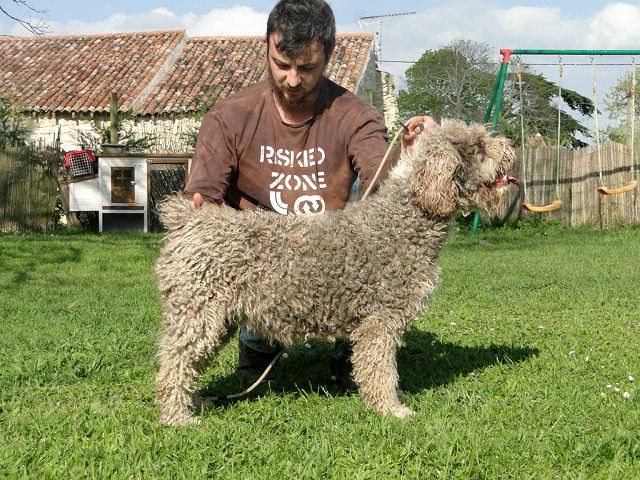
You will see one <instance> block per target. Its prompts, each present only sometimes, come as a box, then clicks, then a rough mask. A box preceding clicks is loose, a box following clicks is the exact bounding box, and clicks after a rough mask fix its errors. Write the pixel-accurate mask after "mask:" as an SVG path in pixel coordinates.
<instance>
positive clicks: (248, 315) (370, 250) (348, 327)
mask: <svg viewBox="0 0 640 480" xmlns="http://www.w3.org/2000/svg"><path fill="white" fill-rule="evenodd" d="M416 143H417V144H416V146H415V147H414V151H413V153H412V155H411V156H405V157H403V158H401V160H400V161H399V163H398V165H397V166H396V167H394V169H393V171H392V172H391V175H390V177H389V178H388V179H387V180H386V181H385V182H384V183H383V185H382V186H381V187H380V189H379V191H378V192H377V193H376V194H375V195H372V196H371V197H369V198H367V199H366V200H363V201H361V202H358V203H356V204H350V205H348V206H347V207H346V208H345V209H344V210H341V211H336V212H328V213H324V214H322V215H317V216H290V215H289V216H281V215H278V214H275V213H273V214H272V213H252V212H240V211H237V210H234V209H232V208H230V207H227V206H217V205H205V206H204V207H202V208H200V209H198V210H196V211H192V209H191V207H190V204H189V202H188V201H186V200H183V199H181V198H180V197H177V196H176V197H172V198H170V199H169V200H168V201H166V202H165V203H164V204H163V205H162V207H161V209H160V210H161V218H162V220H163V222H164V223H165V225H166V226H167V227H168V235H167V239H166V244H165V245H164V247H163V249H162V252H161V254H160V257H159V259H158V261H157V265H156V277H157V281H158V285H159V290H160V295H161V298H162V304H163V309H164V316H163V334H162V339H161V343H160V354H159V358H160V371H159V373H158V376H157V380H156V399H157V403H158V404H159V406H160V420H161V421H162V422H163V423H166V424H173V425H175V424H184V423H198V420H197V419H196V418H195V417H193V411H194V407H195V404H196V398H195V386H196V378H197V376H198V374H199V373H200V372H202V370H203V369H204V368H206V367H207V365H208V362H209V361H210V360H211V359H212V357H213V356H214V354H215V353H216V351H217V350H218V349H220V347H221V346H222V345H223V343H224V342H225V340H226V339H228V337H229V334H230V332H233V331H234V329H235V326H236V325H237V324H240V323H242V324H245V325H247V326H248V327H249V328H251V329H252V330H254V331H258V332H260V333H261V334H263V335H264V336H265V337H266V338H267V339H270V340H277V341H279V342H281V343H282V344H283V345H285V346H288V345H291V344H292V343H293V342H294V341H295V340H296V339H298V338H307V337H323V338H328V339H334V338H335V337H337V336H344V337H348V338H350V339H351V341H352V342H353V356H352V362H353V370H354V372H353V374H354V378H355V380H356V382H357V384H358V385H359V388H360V394H361V395H362V397H363V399H364V402H365V403H366V404H367V405H368V406H370V407H372V408H374V409H375V410H377V411H378V412H380V413H382V414H385V415H386V414H392V415H395V416H396V417H405V416H407V415H409V414H411V413H412V412H411V410H410V409H409V408H407V407H405V406H403V405H401V403H400V401H399V399H398V394H397V391H396V390H397V386H398V374H397V370H396V348H397V346H398V343H399V341H400V339H401V336H402V334H403V333H404V331H405V330H406V329H407V327H408V324H409V322H410V321H411V320H412V319H414V318H415V317H416V316H418V315H419V314H420V312H421V311H422V310H423V309H424V307H425V303H426V301H427V299H428V298H429V296H430V295H431V294H432V293H433V291H434V290H435V288H436V284H437V282H438V275H439V268H438V266H437V265H436V257H437V255H438V252H439V250H440V249H441V248H442V246H443V244H444V243H445V241H446V239H447V236H448V224H449V219H450V217H451V216H452V214H453V213H454V212H455V211H456V209H459V208H465V209H467V208H475V207H479V208H481V209H484V210H487V211H491V210H493V209H495V207H497V206H498V204H499V203H500V200H501V198H502V197H503V193H504V190H505V189H504V188H503V186H504V185H503V184H504V180H503V179H504V177H503V175H502V174H504V173H506V172H507V171H508V169H509V168H510V167H511V165H512V162H513V160H514V151H513V149H512V147H511V146H510V143H509V142H508V140H506V139H505V138H503V137H496V138H492V137H491V136H490V135H489V131H488V130H487V128H485V127H484V126H482V125H471V126H466V125H465V124H463V123H460V122H445V123H443V125H442V126H440V127H437V128H436V129H434V130H433V131H430V132H428V133H427V134H425V135H422V136H421V138H419V140H418V141H417V142H416Z"/></svg>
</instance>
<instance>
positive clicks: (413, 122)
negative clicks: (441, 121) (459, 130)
mask: <svg viewBox="0 0 640 480" xmlns="http://www.w3.org/2000/svg"><path fill="white" fill-rule="evenodd" d="M421 124H422V126H421ZM435 126H436V122H435V120H434V119H433V118H432V117H429V116H426V115H420V116H417V117H413V118H410V119H409V120H408V121H407V123H406V124H405V125H404V127H402V129H403V132H402V137H401V139H402V153H410V152H411V149H412V148H413V144H414V142H415V140H416V137H417V136H418V135H419V134H420V133H422V132H423V131H425V132H426V131H428V130H431V129H432V128H434V127H435ZM405 127H406V128H405Z"/></svg>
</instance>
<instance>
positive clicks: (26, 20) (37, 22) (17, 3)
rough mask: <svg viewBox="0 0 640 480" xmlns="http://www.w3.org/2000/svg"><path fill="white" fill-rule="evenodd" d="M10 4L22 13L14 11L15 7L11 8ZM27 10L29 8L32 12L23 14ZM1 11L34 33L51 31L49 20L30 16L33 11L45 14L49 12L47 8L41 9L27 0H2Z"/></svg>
mask: <svg viewBox="0 0 640 480" xmlns="http://www.w3.org/2000/svg"><path fill="white" fill-rule="evenodd" d="M8 5H12V6H13V8H14V9H17V10H18V11H19V12H20V13H13V9H10V8H9V6H8ZM25 10H28V11H29V12H30V13H28V14H26V15H25V14H23V12H25ZM0 12H2V13H3V14H4V15H6V16H7V17H9V18H10V19H11V20H14V21H15V22H17V23H18V24H19V25H20V26H22V27H23V28H25V29H26V30H27V31H29V32H31V33H33V34H34V35H45V34H46V33H48V31H49V27H48V25H47V22H45V21H44V20H43V19H41V18H36V19H33V18H31V17H30V16H28V15H30V14H31V13H36V14H38V15H45V14H46V13H47V12H46V10H39V9H37V8H35V7H33V6H31V5H30V4H29V3H28V2H27V1H26V0H0Z"/></svg>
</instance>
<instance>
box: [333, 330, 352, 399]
mask: <svg viewBox="0 0 640 480" xmlns="http://www.w3.org/2000/svg"><path fill="white" fill-rule="evenodd" d="M329 368H330V369H331V381H332V382H334V383H335V384H336V385H337V386H338V387H340V388H341V389H342V390H344V391H346V392H347V393H357V391H358V384H357V383H356V381H355V380H354V378H353V364H352V363H351V344H350V343H349V341H348V340H337V341H336V348H335V352H334V354H333V356H332V357H331V359H330V360H329Z"/></svg>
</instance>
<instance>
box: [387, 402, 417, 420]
mask: <svg viewBox="0 0 640 480" xmlns="http://www.w3.org/2000/svg"><path fill="white" fill-rule="evenodd" d="M415 413H416V412H414V411H413V410H411V409H410V408H409V407H405V406H404V405H396V406H394V407H391V408H390V409H389V412H388V415H393V416H394V417H396V418H407V417H410V416H412V415H415Z"/></svg>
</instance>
